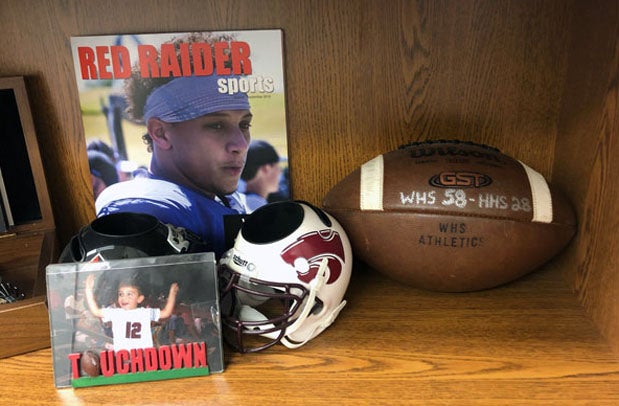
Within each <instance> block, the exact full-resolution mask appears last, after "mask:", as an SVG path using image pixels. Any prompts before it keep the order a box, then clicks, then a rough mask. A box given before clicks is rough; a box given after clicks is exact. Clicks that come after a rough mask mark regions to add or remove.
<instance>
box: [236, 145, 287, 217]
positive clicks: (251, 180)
mask: <svg viewBox="0 0 619 406" xmlns="http://www.w3.org/2000/svg"><path fill="white" fill-rule="evenodd" d="M280 160H281V159H280V156H279V154H278V153H277V151H276V150H275V148H274V147H273V146H272V145H271V144H269V143H268V142H267V141H264V140H254V141H252V142H251V143H250V144H249V151H248V152H247V161H246V162H245V168H244V169H243V173H241V179H242V182H241V183H242V184H243V185H241V186H240V187H239V190H240V191H241V192H243V193H244V194H245V197H246V201H247V207H248V209H249V211H250V212H251V211H254V210H256V209H257V208H259V207H261V206H264V205H265V204H267V203H269V197H270V195H272V194H274V193H277V192H278V191H279V185H280V178H281V175H282V168H281V166H280Z"/></svg>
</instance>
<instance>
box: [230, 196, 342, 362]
mask: <svg viewBox="0 0 619 406" xmlns="http://www.w3.org/2000/svg"><path fill="white" fill-rule="evenodd" d="M268 206H271V207H268V208H265V209H264V210H265V213H266V214H269V215H271V213H270V212H271V211H276V212H277V213H275V214H272V216H275V217H277V220H278V221H279V222H280V224H282V223H283V224H289V225H290V224H292V225H294V226H292V227H290V229H289V230H288V231H287V232H281V229H282V227H281V226H280V227H279V228H278V230H277V238H273V239H270V238H269V237H268V236H266V237H265V233H266V232H265V231H264V228H265V226H264V223H265V219H264V218H258V219H257V220H256V222H255V223H252V222H251V219H252V216H255V215H256V214H259V212H260V210H261V209H259V210H258V211H256V212H254V213H253V214H252V215H251V216H250V217H249V218H248V220H247V222H246V223H245V224H244V225H243V227H244V228H245V229H243V228H242V229H241V231H240V232H239V235H238V236H237V240H236V242H235V247H234V248H232V249H230V250H229V251H228V252H226V253H225V254H224V256H223V257H222V258H221V260H220V287H221V289H220V292H221V302H222V305H221V315H222V317H221V320H222V328H223V332H224V337H225V338H226V341H227V342H228V344H230V345H231V346H232V347H233V348H234V349H235V350H237V351H239V352H255V351H259V350H263V349H266V348H269V347H271V346H273V345H274V344H276V343H278V342H281V343H282V344H284V345H285V346H286V347H288V348H297V347H300V346H302V345H304V344H305V343H307V342H308V341H309V340H311V339H312V338H314V337H315V336H317V335H318V334H320V333H321V332H322V331H323V330H324V329H325V328H327V327H328V326H329V325H330V324H331V323H332V322H333V321H334V320H335V318H336V317H337V315H338V314H339V312H340V310H341V309H342V308H343V307H344V305H345V304H346V302H345V301H344V300H343V298H342V296H343V295H344V292H345V290H346V287H347V286H348V281H349V278H350V271H351V265H350V262H347V261H352V258H351V257H352V254H351V250H350V244H349V242H348V239H347V237H346V235H345V233H344V231H343V230H342V229H341V227H340V226H339V224H337V223H335V226H334V225H333V223H328V224H325V220H326V221H332V219H329V218H326V216H327V215H326V214H325V213H324V212H322V213H317V210H319V209H316V208H314V207H311V206H309V205H308V204H307V203H298V202H282V203H277V204H271V205H268ZM291 206H292V207H291ZM280 208H281V209H280ZM281 211H285V212H286V214H282V213H281ZM287 213H293V214H294V215H293V214H290V215H288V214H287ZM299 213H300V214H299ZM321 215H322V216H323V217H324V219H323V217H321ZM282 216H287V217H285V218H282ZM253 224H259V225H260V238H261V240H260V241H256V239H255V238H254V239H252V238H251V237H252V236H253V235H255V234H252V233H256V231H255V230H254V229H252V226H253ZM336 227H337V229H335V228H336ZM267 232H268V230H267ZM330 268H333V269H330Z"/></svg>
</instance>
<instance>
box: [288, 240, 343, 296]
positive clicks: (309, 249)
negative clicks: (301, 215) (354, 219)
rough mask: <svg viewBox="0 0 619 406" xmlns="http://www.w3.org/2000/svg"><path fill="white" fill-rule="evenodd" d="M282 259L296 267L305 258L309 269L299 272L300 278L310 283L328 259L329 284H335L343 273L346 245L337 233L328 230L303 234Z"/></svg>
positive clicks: (289, 247) (290, 246)
mask: <svg viewBox="0 0 619 406" xmlns="http://www.w3.org/2000/svg"><path fill="white" fill-rule="evenodd" d="M281 256H282V259H283V260H284V261H285V262H286V263H288V264H290V265H291V266H293V267H294V264H295V261H296V260H297V259H299V258H304V259H305V260H306V261H307V263H308V265H309V269H307V270H306V271H299V270H297V276H298V278H299V279H300V280H301V281H303V282H305V283H309V282H310V281H311V280H312V279H314V278H315V277H316V274H317V273H318V268H319V267H320V263H321V262H322V260H323V258H327V260H328V266H329V280H328V281H327V284H330V283H333V282H335V281H336V280H337V279H338V278H339V277H340V274H341V273H342V265H343V263H344V261H345V259H346V258H344V245H343V244H342V239H341V237H340V235H339V233H338V232H337V231H334V230H330V229H326V230H322V231H312V232H309V233H307V234H303V235H302V236H300V237H299V238H297V241H295V242H294V243H292V244H290V245H289V246H288V247H286V248H285V249H284V250H283V251H282V253H281Z"/></svg>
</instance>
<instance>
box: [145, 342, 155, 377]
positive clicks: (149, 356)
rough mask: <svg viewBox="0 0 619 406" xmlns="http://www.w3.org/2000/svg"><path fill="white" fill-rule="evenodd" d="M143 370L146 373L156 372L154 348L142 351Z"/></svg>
mask: <svg viewBox="0 0 619 406" xmlns="http://www.w3.org/2000/svg"><path fill="white" fill-rule="evenodd" d="M144 361H145V367H146V368H145V369H146V370H147V371H156V370H157V368H158V362H157V350H155V349H154V348H152V347H151V348H146V349H145V350H144Z"/></svg>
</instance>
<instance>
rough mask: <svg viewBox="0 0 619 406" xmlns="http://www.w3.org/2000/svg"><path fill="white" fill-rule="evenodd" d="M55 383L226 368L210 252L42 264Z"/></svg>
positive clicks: (177, 374) (185, 374)
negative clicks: (45, 283) (45, 285)
mask: <svg viewBox="0 0 619 406" xmlns="http://www.w3.org/2000/svg"><path fill="white" fill-rule="evenodd" d="M46 278H47V295H48V296H47V297H48V307H49V316H50V329H51V344H52V354H53V365H54V383H55V386H56V387H59V388H61V387H67V386H73V387H76V388H78V387H87V386H98V385H110V384H119V383H131V382H143V381H154V380H164V379H174V378H187V377H194V376H203V375H209V374H210V373H215V372H223V370H224V364H223V348H222V336H221V323H220V319H219V294H218V288H217V274H216V267H215V258H214V255H213V253H200V254H182V255H168V256H161V257H144V258H134V259H122V260H111V261H106V262H91V263H87V262H79V263H76V262H74V263H64V264H51V265H48V266H47V269H46Z"/></svg>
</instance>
